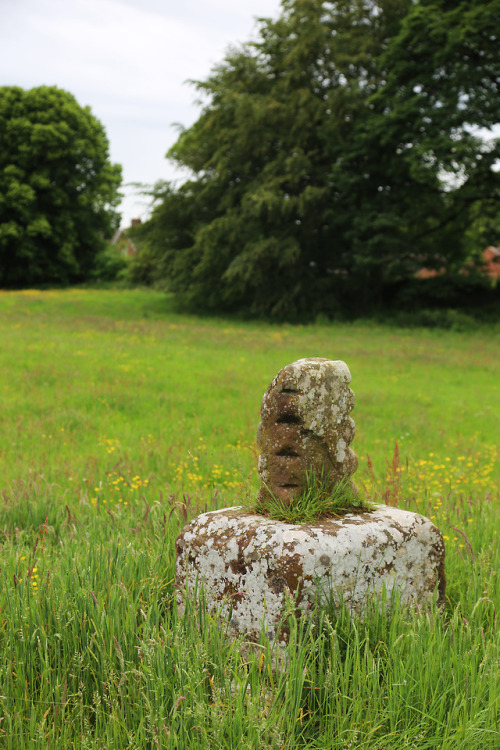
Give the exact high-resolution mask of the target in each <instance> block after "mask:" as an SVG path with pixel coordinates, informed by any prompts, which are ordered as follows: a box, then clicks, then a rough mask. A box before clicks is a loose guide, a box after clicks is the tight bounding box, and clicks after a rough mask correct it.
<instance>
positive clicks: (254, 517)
mask: <svg viewBox="0 0 500 750" xmlns="http://www.w3.org/2000/svg"><path fill="white" fill-rule="evenodd" d="M350 381H351V375H350V372H349V368H348V367H347V365H346V364H345V363H344V362H340V361H337V362H333V361H330V360H326V359H319V358H311V359H301V360H298V361H297V362H293V363H292V364H290V365H287V366H286V367H284V368H283V369H282V370H280V372H279V373H278V374H277V375H276V377H275V378H274V379H273V381H272V382H271V384H270V386H269V388H268V389H267V391H266V392H265V394H264V397H263V400H262V408H261V422H260V425H259V428H258V433H257V441H258V444H259V447H260V449H261V455H260V459H259V467H258V470H259V476H260V478H261V480H262V483H263V484H262V486H261V488H260V490H259V508H262V507H263V506H264V507H265V504H266V501H267V500H268V499H270V497H271V496H272V495H274V497H277V498H279V499H280V500H281V501H282V502H284V503H286V504H290V503H292V502H293V500H294V498H295V497H296V496H297V495H299V494H300V493H301V492H302V491H303V490H304V488H305V485H306V478H307V474H308V473H309V476H310V475H311V473H312V472H313V475H316V476H321V477H322V479H323V481H324V482H326V484H327V486H328V487H330V488H331V489H333V488H334V487H335V486H336V485H337V484H338V483H339V482H340V481H349V482H352V480H351V476H352V474H353V473H354V472H355V470H356V467H357V459H356V456H355V454H354V452H353V451H352V449H351V448H350V447H349V445H350V443H351V441H352V439H353V437H354V422H353V421H352V419H351V417H350V416H349V414H350V412H351V410H352V408H353V406H354V394H353V392H352V390H351V388H350V387H349V383H350ZM176 556H177V560H176V579H177V584H178V587H179V592H180V593H179V597H180V601H179V603H180V605H181V607H182V605H183V597H184V596H189V597H195V596H196V594H197V591H199V588H200V586H203V587H204V590H205V596H206V600H207V603H208V605H209V606H210V607H212V608H213V609H217V610H219V611H221V612H223V613H224V612H226V613H229V612H231V621H230V624H231V626H232V627H233V629H234V631H235V632H236V633H245V634H246V635H247V637H248V638H249V639H251V640H257V639H258V638H259V636H260V634H261V633H262V632H265V633H266V635H267V637H268V638H269V639H270V640H275V639H276V640H277V641H278V642H279V643H284V642H286V632H285V631H284V630H283V629H282V628H281V621H282V615H283V611H284V609H285V607H286V605H287V599H288V600H289V599H290V597H293V599H294V601H295V606H296V608H297V610H298V611H301V610H306V609H309V606H310V605H311V604H312V605H314V604H318V603H321V601H322V599H324V598H328V599H331V598H333V600H334V601H338V600H339V599H340V598H342V599H343V600H344V601H345V602H346V604H347V605H348V606H349V607H351V608H352V609H353V610H354V611H357V612H362V611H363V610H364V609H366V607H367V605H368V603H369V602H370V601H371V600H372V599H373V598H374V597H376V598H377V600H378V601H380V602H383V601H385V602H386V606H390V602H391V594H392V592H393V591H394V590H395V589H397V590H398V591H399V595H400V598H401V600H402V601H403V602H408V603H412V602H413V603H415V604H418V605H419V606H425V605H426V604H428V603H429V602H430V600H431V599H432V597H433V595H434V591H435V590H436V589H437V593H438V598H439V599H440V600H441V601H442V600H443V597H444V586H445V574H444V542H443V538H442V535H441V532H440V531H439V529H437V528H436V526H434V524H432V523H431V521H429V520H428V519H427V518H424V517H423V516H421V515H419V514H417V513H411V512H409V511H404V510H400V509H398V508H392V507H388V506H384V505H379V506H376V507H375V508H374V510H372V511H370V512H363V513H352V512H348V513H346V515H344V516H342V517H338V516H336V517H332V518H322V519H320V520H318V521H317V522H314V523H309V524H303V525H298V524H290V523H284V522H282V521H276V520H272V519H270V518H268V517H266V516H265V515H258V514H256V513H251V512H249V511H248V510H245V509H244V508H242V507H239V506H236V507H231V508H226V509H224V510H217V511H212V512H209V513H203V514H202V515H200V516H198V517H197V518H195V519H194V520H192V521H191V522H190V523H188V524H187V526H185V528H184V529H183V531H182V532H181V534H180V535H179V537H178V538H177V541H176Z"/></svg>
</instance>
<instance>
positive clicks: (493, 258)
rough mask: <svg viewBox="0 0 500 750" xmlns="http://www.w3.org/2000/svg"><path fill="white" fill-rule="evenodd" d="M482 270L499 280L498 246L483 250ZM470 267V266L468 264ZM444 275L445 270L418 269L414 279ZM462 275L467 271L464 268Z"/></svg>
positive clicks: (499, 255)
mask: <svg viewBox="0 0 500 750" xmlns="http://www.w3.org/2000/svg"><path fill="white" fill-rule="evenodd" d="M482 255H483V264H482V267H483V270H484V272H485V273H486V274H487V275H488V276H489V277H490V279H493V280H495V281H496V279H498V278H500V246H499V247H494V246H493V245H490V246H489V247H487V248H486V249H485V250H483V253H482ZM470 265H471V264H470ZM445 273H446V269H445V268H439V269H438V268H420V269H419V270H418V271H417V272H416V274H415V278H416V279H433V278H434V277H435V276H442V275H443V274H445ZM462 273H467V269H466V268H464V269H463V270H462Z"/></svg>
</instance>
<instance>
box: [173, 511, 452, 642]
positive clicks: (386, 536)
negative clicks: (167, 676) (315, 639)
mask: <svg viewBox="0 0 500 750" xmlns="http://www.w3.org/2000/svg"><path fill="white" fill-rule="evenodd" d="M176 546H177V567H176V578H177V583H178V585H179V591H180V598H181V601H182V596H183V592H187V594H188V596H190V597H194V596H195V591H196V589H197V586H199V585H200V584H201V583H203V586H204V588H205V592H206V594H207V601H208V602H209V603H210V606H211V607H213V608H215V609H218V610H221V611H223V612H228V610H229V607H231V608H232V618H231V624H232V626H233V627H234V629H235V631H236V632H241V633H246V634H247V635H248V636H249V637H250V638H253V639H257V638H258V636H259V634H260V632H261V629H262V625H263V623H265V626H266V628H267V632H268V634H269V638H270V639H271V640H274V639H275V638H276V637H278V640H279V641H280V642H281V640H282V639H283V637H284V635H283V634H282V633H281V634H280V633H278V632H277V630H278V626H279V623H280V620H281V617H282V612H283V608H284V606H285V603H286V598H287V597H288V598H289V595H290V593H291V594H292V595H296V596H297V599H296V601H297V606H298V608H299V610H303V609H305V608H306V607H307V606H308V604H309V603H314V602H315V601H316V599H317V596H318V595H319V596H320V598H321V596H334V597H337V598H338V597H339V596H342V597H343V598H344V600H345V601H346V603H347V604H348V605H349V606H351V607H352V608H353V610H355V611H357V612H362V611H363V609H364V607H365V606H366V603H367V601H369V600H370V599H372V598H373V596H380V595H381V593H382V590H383V589H384V588H385V590H386V592H387V599H388V601H390V595H391V592H392V590H393V589H394V588H395V587H397V588H398V589H399V591H400V595H401V598H402V600H403V601H405V602H414V603H416V604H418V605H420V606H422V605H425V604H427V603H428V602H429V601H430V600H431V598H432V595H433V591H434V589H435V587H436V586H438V593H439V596H440V598H441V599H442V598H443V597H444V586H445V578H444V543H443V538H442V535H441V532H440V531H439V529H437V528H436V527H435V526H434V524H432V523H431V521H429V520H428V519H427V518H424V517H423V516H421V515H419V514H417V513H410V512H409V511H404V510H399V509H397V508H391V507H387V506H378V507H377V509H376V510H375V511H372V512H370V513H364V514H361V515H353V514H349V515H346V516H344V517H343V518H341V519H337V520H334V519H325V520H322V521H318V522H317V523H314V524H307V525H303V526H297V525H294V524H287V523H282V522H280V521H274V520H271V519H269V518H265V517H263V516H259V515H253V514H249V513H248V512H246V511H245V510H243V509H242V508H227V509H225V510H220V511H212V512H210V513H204V514H202V515H200V516H198V517H197V518H195V519H194V520H193V521H191V523H189V524H188V525H187V526H186V527H185V528H184V530H183V531H182V533H181V534H180V535H179V537H178V539H177V543H176ZM318 592H319V594H318Z"/></svg>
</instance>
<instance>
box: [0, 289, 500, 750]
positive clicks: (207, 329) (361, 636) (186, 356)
mask: <svg viewBox="0 0 500 750" xmlns="http://www.w3.org/2000/svg"><path fill="white" fill-rule="evenodd" d="M0 337H1V341H2V346H1V347H0V365H1V367H0V397H1V402H2V411H1V414H0V420H1V422H0V428H1V430H2V440H1V443H0V492H1V495H2V498H3V505H2V516H1V522H0V608H1V610H0V648H1V649H2V662H1V663H2V669H1V671H0V747H6V748H13V749H15V750H17V749H18V748H30V749H31V748H38V747H40V748H42V747H43V748H46V747H50V748H61V750H62V749H63V748H64V750H66V748H71V747H75V748H120V749H123V748H141V750H142V748H152V749H154V748H224V749H225V748H228V749H229V748H238V749H239V748H242V749H243V748H249V749H250V748H251V749H252V750H253V749H254V748H256V749H260V748H273V750H274V748H277V749H279V748H286V749H287V750H289V749H292V748H306V747H307V748H314V749H317V750H320V749H321V750H323V749H324V750H326V749H327V748H339V749H340V748H370V749H371V750H372V749H375V750H393V749H394V750H396V748H405V747H407V748H418V749H419V750H420V748H422V749H423V750H425V749H426V748H443V749H444V750H459V749H460V750H468V749H469V748H479V749H480V750H486V749H488V750H490V749H491V750H493V748H496V747H498V745H499V741H500V736H499V734H498V703H499V695H500V690H499V681H498V653H499V635H498V632H499V628H498V616H497V611H498V605H499V601H500V591H499V582H498V570H499V562H500V561H499V551H498V542H497V538H498V535H497V529H498V527H499V512H498V487H499V471H498V462H497V460H496V459H497V453H496V450H497V448H496V445H497V439H498V435H497V414H498V407H499V395H498V385H497V384H498V366H499V354H498V352H499V349H498V345H497V344H498V342H497V341H494V340H493V339H492V338H491V336H490V335H489V334H488V332H487V331H486V330H485V331H484V332H483V333H480V334H475V335H474V336H471V335H469V334H457V333H448V334H446V335H444V334H441V333H439V332H432V333H429V332H422V331H412V332H411V333H410V332H408V331H396V330H392V329H390V328H370V327H366V326H349V325H345V326H340V327H327V326H324V327H315V326H311V327H298V328H291V327H285V328H278V327H272V326H264V325H255V324H243V323H237V324H236V323H232V322H228V321H225V320H198V319H195V318H189V317H181V316H178V315H175V314H174V313H172V312H171V311H170V310H169V309H168V305H166V304H165V303H164V301H163V299H162V298H161V297H160V296H158V295H155V294H152V293H143V292H121V293H118V292H92V291H85V292H84V291H68V292H57V293H51V292H46V293H38V292H36V293H35V292H34V293H32V294H26V293H18V294H0ZM309 355H317V356H327V357H331V358H334V359H345V360H346V361H347V362H348V364H349V365H350V367H351V371H352V373H353V388H354V390H355V392H356V395H357V399H358V404H357V407H356V410H355V412H354V417H355V420H356V422H357V427H358V436H357V439H356V441H355V443H354V444H353V447H354V448H355V450H356V451H357V452H358V454H359V455H360V458H362V461H361V466H360V470H359V471H358V474H357V475H356V482H358V483H360V484H361V485H363V486H364V491H365V493H366V494H367V496H368V497H371V498H372V499H373V500H375V501H377V502H379V501H385V502H389V503H391V504H395V505H399V506H400V507H406V508H409V509H411V510H417V511H418V512H422V513H423V514H425V515H427V516H428V517H431V518H432V519H433V520H434V521H435V523H437V525H438V526H439V527H440V528H441V529H442V531H443V533H444V536H445V542H446V555H447V557H446V572H447V601H446V607H445V611H444V613H441V612H440V611H438V610H437V609H436V608H433V609H432V610H431V611H430V612H419V611H418V610H417V611H410V610H408V609H405V608H404V607H401V606H398V604H397V602H396V603H394V606H393V608H392V614H391V615H390V616H389V615H387V614H385V613H381V612H379V610H378V608H377V607H375V606H374V608H373V611H371V612H369V613H367V614H366V615H365V616H364V617H363V618H359V617H353V616H351V615H350V613H349V612H348V611H347V610H346V609H345V608H343V607H339V608H337V609H335V608H334V606H333V604H332V605H330V606H326V607H325V608H324V609H323V610H322V611H317V612H314V613H310V616H309V617H308V618H302V620H300V621H299V622H297V621H296V620H295V615H294V612H293V607H292V606H291V607H290V611H289V612H288V613H287V615H286V616H287V617H288V618H289V626H290V647H289V661H288V664H287V667H286V669H282V670H279V669H278V670H276V669H274V668H273V667H274V665H275V661H276V655H275V654H273V653H272V650H271V648H270V645H269V643H268V641H267V640H266V638H265V634H263V637H262V639H261V645H260V648H259V647H257V648H256V649H254V650H252V651H248V650H247V649H245V648H240V643H239V642H237V641H234V640H231V639H230V638H228V637H227V628H228V624H227V622H226V621H224V620H223V619H220V618H218V617H217V616H216V615H215V614H210V613H209V612H207V610H206V609H205V608H204V607H203V606H202V604H200V605H199V606H194V605H192V606H189V607H188V608H187V610H186V611H185V612H184V613H183V614H182V615H180V614H179V612H178V610H177V605H176V587H175V579H174V570H175V551H174V541H175V537H176V535H177V534H178V532H179V531H180V529H181V528H182V526H183V524H184V523H185V522H186V520H188V519H189V518H190V517H192V515H194V514H195V513H197V512H199V510H205V509H209V508H213V507H216V506H219V507H220V506H223V505H227V504H232V505H234V504H237V503H239V502H240V501H241V499H242V497H244V496H245V494H246V495H247V496H251V495H253V493H254V491H255V486H256V480H255V452H254V429H255V426H256V424H257V422H258V407H259V403H260V398H261V395H262V392H263V391H264V389H265V387H266V386H267V384H268V381H269V380H270V379H271V377H272V376H273V375H274V373H275V372H276V371H277V370H278V369H279V368H280V367H281V366H283V365H284V364H286V363H287V362H289V361H292V360H293V359H296V358H298V357H301V356H309ZM242 359H243V360H244V361H243V362H242V361H241V360H242ZM419 394H420V395H419ZM367 454H369V459H368V458H367V457H366V456H367ZM259 654H260V655H259Z"/></svg>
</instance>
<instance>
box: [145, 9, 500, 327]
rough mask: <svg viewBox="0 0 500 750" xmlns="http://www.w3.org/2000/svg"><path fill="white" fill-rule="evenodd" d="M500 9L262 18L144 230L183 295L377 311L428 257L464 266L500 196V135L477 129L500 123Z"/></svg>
mask: <svg viewBox="0 0 500 750" xmlns="http://www.w3.org/2000/svg"><path fill="white" fill-rule="evenodd" d="M498 4H499V0H494V1H493V2H489V3H474V2H473V3H471V2H470V1H469V0H468V2H463V3H458V4H457V3H447V2H444V1H441V2H439V0H436V1H435V2H416V3H415V2H412V0H378V2H375V1H374V0H336V2H325V1H324V0H284V1H283V3H282V13H281V15H280V17H279V18H278V19H277V20H274V21H272V20H266V19H264V20H261V21H260V33H259V38H258V40H257V41H256V42H252V43H250V44H247V45H244V46H243V47H241V48H239V49H234V50H232V51H230V52H229V53H228V55H227V56H226V58H225V60H224V61H223V62H222V63H221V64H220V65H219V66H218V67H216V68H215V69H214V70H213V72H212V75H211V76H210V77H209V78H208V79H207V80H206V81H203V82H197V83H196V86H197V88H198V90H199V91H200V92H201V95H202V97H204V99H205V105H204V108H203V111H202V113H201V115H200V117H199V119H198V120H197V121H196V122H195V123H194V125H193V126H192V127H190V128H189V129H187V130H185V131H184V132H182V133H181V134H180V137H179V139H178V141H177V143H176V144H175V145H174V147H173V148H172V149H171V151H170V152H169V156H170V157H171V158H172V159H174V160H175V161H176V162H177V163H179V164H180V165H182V166H183V167H188V168H189V169H190V170H191V172H192V175H193V176H192V178H191V179H190V180H188V181H187V182H186V183H184V184H183V185H182V186H181V187H180V188H174V187H172V186H170V187H167V188H166V189H165V190H164V191H163V193H162V195H161V200H160V202H159V204H158V206H157V208H156V210H155V211H154V213H153V217H152V220H151V222H150V224H149V225H146V227H145V228H144V230H143V232H144V236H145V237H146V239H148V238H149V259H150V260H151V253H154V254H156V257H157V261H158V265H159V267H160V268H161V272H162V273H164V274H165V275H167V276H168V278H169V279H170V283H171V285H172V288H173V289H174V290H175V291H176V292H177V293H178V294H179V296H180V297H181V298H182V299H184V300H185V301H187V302H188V303H190V304H192V305H196V306H198V307H201V308H204V309H217V308H225V309H228V310H231V309H232V310H247V311H250V312H252V313H258V314H265V315H276V316H283V317H297V316H301V315H309V314H311V313H314V312H319V311H323V312H326V313H335V312H336V311H337V310H338V309H342V308H343V309H358V310H359V309H365V310H366V309H370V308H371V307H373V305H375V304H377V303H378V302H380V299H381V297H382V295H383V294H384V292H386V291H387V289H389V288H390V287H391V285H392V287H394V285H396V284H398V283H401V281H404V280H405V279H408V278H412V276H413V274H414V272H415V270H417V269H418V268H419V267H422V266H430V267H440V268H441V267H442V266H443V265H446V266H449V267H450V268H451V267H452V266H455V267H457V268H458V267H459V266H460V264H463V262H464V260H465V259H466V258H467V255H468V253H469V252H470V248H469V247H468V246H467V238H468V237H469V236H470V232H468V230H469V229H470V225H471V223H472V222H473V220H474V217H477V215H478V211H479V207H480V206H483V205H486V204H488V206H489V207H490V208H489V210H491V204H492V203H493V202H494V201H497V200H498V184H499V182H498V173H496V172H495V171H494V169H493V166H494V164H495V161H496V159H497V158H498V155H499V150H498V144H494V143H493V144H489V145H487V144H485V143H484V142H483V141H481V139H479V137H478V136H477V135H474V134H473V130H474V128H475V127H476V126H481V127H489V126H491V125H492V124H493V123H494V122H496V121H498V119H499V118H498V108H499V101H500V98H499V97H498V93H499V92H498V60H499V56H498V54H496V55H495V54H494V49H495V45H496V41H495V38H496V37H495V31H494V29H495V23H496V21H497V20H498V12H497V11H498ZM464 50H469V55H470V56H471V57H470V60H471V61H470V62H469V64H468V66H467V65H465V64H464ZM474 51H475V52H476V53H477V56H478V57H477V59H476V58H474V63H473V62H472V54H473V52H474ZM469 73H470V76H469V78H467V76H468V75H469ZM481 86H482V87H483V88H482V90H481V91H482V93H480V92H479V88H480V87H481Z"/></svg>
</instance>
